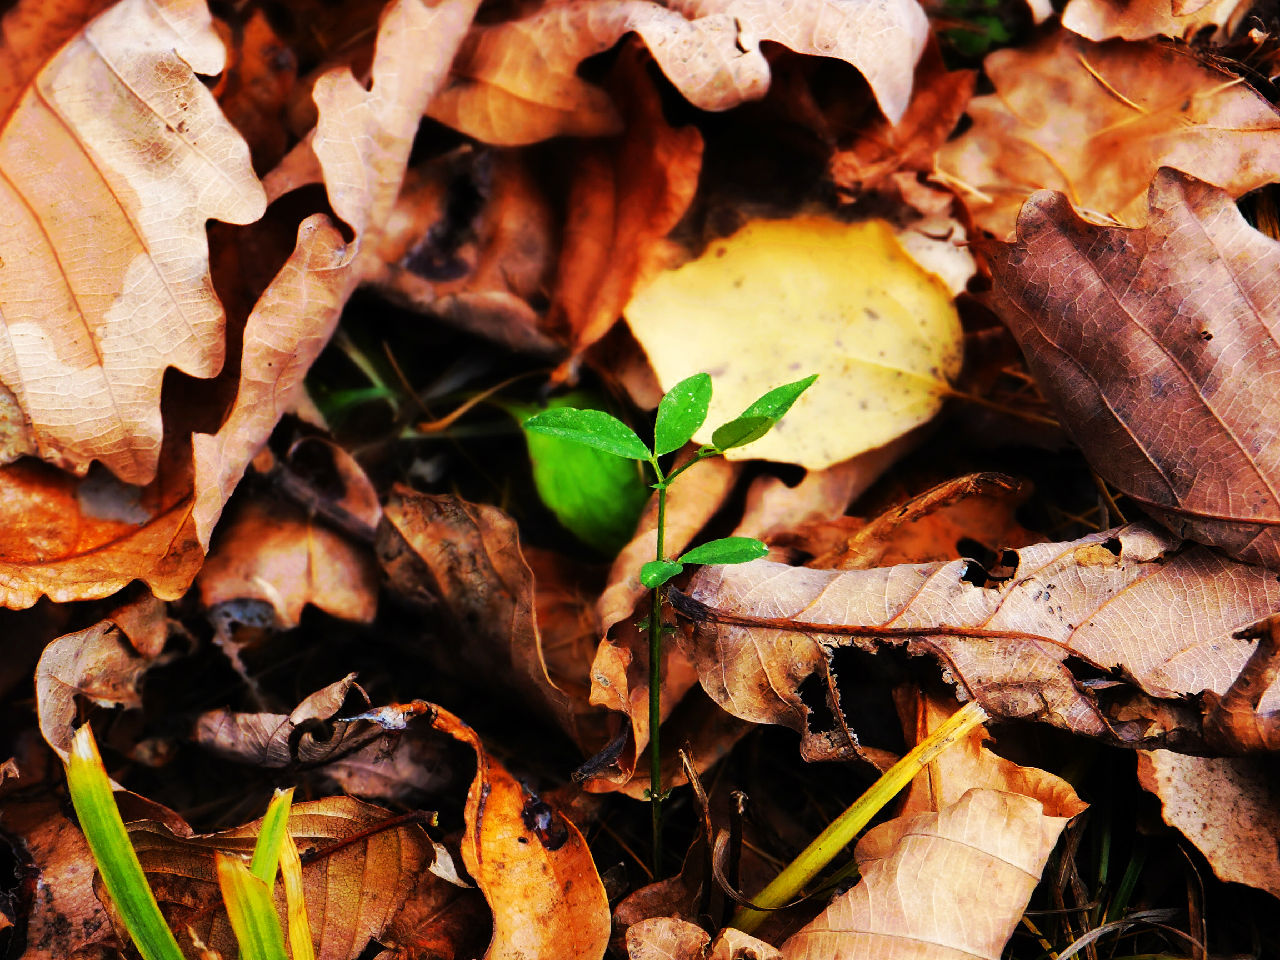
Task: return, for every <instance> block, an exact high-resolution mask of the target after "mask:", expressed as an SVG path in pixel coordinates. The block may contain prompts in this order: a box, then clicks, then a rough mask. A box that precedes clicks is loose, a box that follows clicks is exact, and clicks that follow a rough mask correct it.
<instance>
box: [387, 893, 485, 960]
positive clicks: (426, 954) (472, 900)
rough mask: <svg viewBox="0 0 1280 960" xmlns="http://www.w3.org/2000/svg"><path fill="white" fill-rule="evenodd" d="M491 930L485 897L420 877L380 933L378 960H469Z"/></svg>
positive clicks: (477, 954) (477, 951)
mask: <svg viewBox="0 0 1280 960" xmlns="http://www.w3.org/2000/svg"><path fill="white" fill-rule="evenodd" d="M491 928H492V919H491V917H490V916H489V908H488V906H487V905H486V904H485V902H484V896H483V895H482V894H481V893H480V891H479V890H477V889H475V888H474V887H472V888H470V889H462V888H460V887H457V886H454V885H453V884H451V883H446V882H445V881H444V880H441V879H440V878H439V877H437V876H436V875H435V874H433V873H423V874H422V875H421V876H420V877H419V878H418V883H417V885H416V886H415V887H414V888H413V891H412V892H411V893H410V894H409V898H408V899H407V900H406V901H405V903H404V906H403V907H401V908H400V909H399V911H397V912H396V915H395V917H394V918H392V920H391V924H390V925H389V926H388V927H387V929H386V931H385V932H384V933H383V934H382V937H381V942H382V943H386V944H390V945H391V946H390V949H388V950H385V951H383V952H382V953H380V954H378V956H377V958H376V960H473V958H475V957H478V956H480V955H481V953H482V952H483V951H484V947H485V942H486V939H487V937H488V935H489V930H490V929H491Z"/></svg>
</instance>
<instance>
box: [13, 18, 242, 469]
mask: <svg viewBox="0 0 1280 960" xmlns="http://www.w3.org/2000/svg"><path fill="white" fill-rule="evenodd" d="M222 65H223V49H222V43H221V41H220V40H219V39H218V37H217V34H216V33H215V32H214V30H213V29H212V26H211V21H210V17H209V12H208V9H207V7H206V6H205V4H204V3H203V2H200V0H169V2H167V3H161V4H153V3H146V2H143V0H123V2H121V3H118V4H116V5H115V6H113V7H111V8H110V9H109V10H107V11H106V12H105V13H103V14H101V15H100V16H98V17H97V18H95V19H94V20H93V21H92V22H91V23H90V24H88V25H87V26H86V27H85V28H84V30H83V32H81V33H80V34H79V35H77V36H76V37H75V38H74V39H73V40H71V41H70V42H69V43H68V44H66V45H65V46H63V47H62V48H61V49H60V50H59V51H58V52H57V53H56V54H55V55H54V56H53V57H51V58H50V59H49V60H48V61H47V62H46V63H45V64H44V65H43V66H42V68H41V69H40V71H39V72H38V73H37V74H36V75H35V76H34V77H32V78H31V80H30V82H29V83H28V84H27V85H26V87H25V88H23V89H22V90H21V92H20V93H19V92H17V91H15V93H17V96H16V97H15V98H14V99H13V100H11V101H10V102H7V103H4V104H3V105H0V111H2V112H0V118H2V121H0V122H2V123H3V126H2V127H0V166H3V169H4V171H5V177H4V185H3V186H2V187H0V191H3V194H4V199H3V201H2V205H3V209H4V210H5V211H6V217H5V219H4V221H3V222H2V223H0V246H3V248H4V267H3V271H2V272H0V300H2V301H3V304H4V306H3V311H4V312H3V317H2V322H3V325H4V328H5V330H6V332H7V335H6V336H5V338H4V339H3V345H2V346H0V384H2V385H3V390H0V397H2V398H3V403H0V408H3V414H2V418H3V420H4V422H5V424H6V429H5V431H4V440H3V446H2V449H0V460H3V461H5V462H8V461H11V460H14V459H15V458H17V457H18V456H21V455H23V454H37V455H39V456H41V457H43V458H44V459H46V460H48V461H50V462H51V463H54V464H56V465H58V466H60V467H65V468H68V469H71V470H74V471H75V472H77V473H83V472H84V471H85V470H87V469H88V467H89V465H90V463H92V462H93V461H94V460H97V461H99V462H101V463H102V464H104V465H105V466H107V467H108V468H110V469H111V470H112V472H114V473H115V474H116V476H118V477H120V478H121V479H122V480H124V481H126V482H128V483H138V484H145V483H147V482H148V481H150V480H151V479H152V478H153V477H154V476H155V472H156V468H157V465H158V463H159V458H160V442H161V434H162V425H161V418H160V386H161V379H162V378H163V376H164V372H165V370H166V369H167V368H168V367H176V368H177V369H180V370H182V371H183V372H185V373H188V374H190V375H191V376H194V377H205V378H207V377H212V376H214V375H216V374H217V373H218V371H219V369H220V368H221V366H222V361H223V350H224V347H223V322H224V315H223V311H222V307H221V305H220V304H219V302H218V300H217V298H216V297H215V296H214V294H213V290H212V286H211V283H210V280H209V274H208V245H207V240H206V239H205V221H207V220H209V219H218V220H224V221H227V222H230V223H250V222H252V221H254V220H256V219H258V217H260V216H262V213H263V210H264V209H265V207H266V197H265V195H264V193H263V190H262V186H261V184H259V182H258V180H257V178H256V177H255V176H254V175H253V170H252V169H251V167H250V165H249V151H248V148H247V147H246V146H245V143H244V140H243V139H241V137H240V136H239V134H238V133H236V132H235V131H234V130H233V129H232V127H231V126H230V124H228V123H227V121H226V120H225V119H224V118H223V116H222V114H221V113H220V112H219V110H218V108H217V106H216V104H215V103H214V100H213V97H212V95H211V94H210V93H209V91H208V90H207V89H206V88H205V87H204V86H203V85H202V84H201V83H200V82H199V81H198V80H197V79H196V76H195V74H196V73H202V74H206V75H207V74H215V73H217V72H219V71H220V70H221V69H222ZM36 145H38V149H37V147H36ZM85 211H93V213H92V215H86V213H85Z"/></svg>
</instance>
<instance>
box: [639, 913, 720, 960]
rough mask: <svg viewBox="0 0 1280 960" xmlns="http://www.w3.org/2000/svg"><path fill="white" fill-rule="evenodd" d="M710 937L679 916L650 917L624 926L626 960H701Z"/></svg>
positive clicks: (709, 942)
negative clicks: (625, 927) (625, 932)
mask: <svg viewBox="0 0 1280 960" xmlns="http://www.w3.org/2000/svg"><path fill="white" fill-rule="evenodd" d="M710 944H711V935H710V934H709V933H707V931H705V930H703V929H702V928H701V927H700V926H698V925H697V924H696V923H690V922H689V921H688V920H681V919H679V918H678V917H653V918H651V919H648V920H641V921H640V922H639V923H633V924H632V925H631V926H629V927H627V958H628V960H704V958H705V957H706V955H707V947H708V946H709V945H710Z"/></svg>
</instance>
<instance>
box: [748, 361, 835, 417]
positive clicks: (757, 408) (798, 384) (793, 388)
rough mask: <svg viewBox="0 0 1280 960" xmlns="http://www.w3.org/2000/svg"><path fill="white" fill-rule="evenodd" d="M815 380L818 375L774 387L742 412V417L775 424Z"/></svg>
mask: <svg viewBox="0 0 1280 960" xmlns="http://www.w3.org/2000/svg"><path fill="white" fill-rule="evenodd" d="M817 379H818V375H817V374H816V373H813V374H810V375H809V376H807V377H805V378H804V379H803V380H796V381H795V382H794V383H784V384H783V385H782V386H780V387H774V388H773V389H772V390H770V391H769V392H768V393H766V394H765V395H764V396H763V397H761V398H760V399H759V400H757V401H756V402H755V403H753V404H751V406H749V407H747V409H745V410H743V411H742V416H744V417H768V418H769V419H770V420H772V421H773V422H774V423H777V422H778V421H779V420H781V419H782V418H783V417H784V416H785V415H786V413H787V411H788V410H790V409H791V405H792V404H793V403H795V402H796V401H797V400H799V399H800V394H802V393H804V392H805V391H806V390H808V389H809V388H810V387H811V386H813V381H815V380H817Z"/></svg>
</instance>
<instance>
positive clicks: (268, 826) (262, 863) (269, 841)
mask: <svg viewBox="0 0 1280 960" xmlns="http://www.w3.org/2000/svg"><path fill="white" fill-rule="evenodd" d="M292 802H293V787H290V788H289V789H288V790H277V791H276V793H275V796H273V797H272V798H271V803H270V804H269V805H268V806H267V813H266V816H264V817H263V818H262V829H261V830H259V831H258V840H257V842H256V843H255V844H254V846H253V862H252V863H251V864H250V865H249V872H250V873H252V874H253V875H254V876H255V877H257V878H258V879H259V880H261V881H262V882H263V883H265V884H266V885H267V890H271V888H272V887H274V886H275V882H276V868H277V867H279V865H280V848H281V846H282V844H283V843H284V835H285V831H286V830H287V829H288V827H289V805H290V804H291V803H292Z"/></svg>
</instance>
